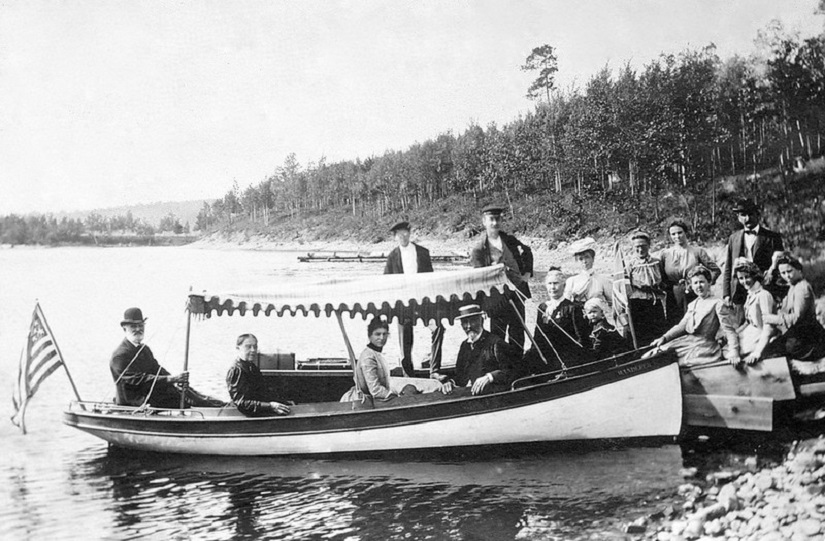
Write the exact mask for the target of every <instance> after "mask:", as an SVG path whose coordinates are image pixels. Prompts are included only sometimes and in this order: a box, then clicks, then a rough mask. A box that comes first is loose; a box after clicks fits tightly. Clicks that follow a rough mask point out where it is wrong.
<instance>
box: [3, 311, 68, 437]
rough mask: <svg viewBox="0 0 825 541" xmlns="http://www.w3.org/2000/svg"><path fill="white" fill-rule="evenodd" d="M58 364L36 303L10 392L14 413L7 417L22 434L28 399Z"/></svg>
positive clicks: (56, 351)
mask: <svg viewBox="0 0 825 541" xmlns="http://www.w3.org/2000/svg"><path fill="white" fill-rule="evenodd" d="M61 365H63V356H62V355H61V354H60V349H58V347H57V342H55V340H54V336H52V331H51V329H49V325H48V324H47V323H46V318H45V317H44V316H43V310H41V309H40V303H37V304H35V306H34V313H33V314H32V323H31V327H29V337H28V339H27V340H26V347H25V349H24V350H23V352H22V353H21V355H20V367H19V369H18V372H17V379H16V380H15V382H14V394H13V395H12V402H13V404H14V415H12V417H11V422H12V423H14V424H15V425H17V426H18V427H20V429H21V430H22V431H23V433H24V434H25V433H26V422H25V419H24V417H25V415H26V406H27V405H28V403H29V399H30V398H31V397H33V396H34V393H36V392H37V389H38V388H39V387H40V384H41V383H43V380H45V379H46V378H47V377H49V375H51V373H52V372H54V371H55V370H57V369H58V368H59V367H60V366H61Z"/></svg>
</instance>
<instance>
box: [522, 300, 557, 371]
mask: <svg viewBox="0 0 825 541" xmlns="http://www.w3.org/2000/svg"><path fill="white" fill-rule="evenodd" d="M510 306H512V307H513V310H515V312H516V316H517V317H518V320H519V321H521V326H522V327H524V332H526V333H527V337H528V338H529V339H530V342H532V343H533V346H535V348H536V351H538V352H539V357H541V360H542V361H544V364H550V363H548V362H547V359H546V358H545V357H544V353H542V352H541V348H540V347H539V345H538V344H537V343H536V339H535V338H534V337H533V333H531V332H530V330H529V329H528V328H527V322H526V321H524V319H523V318H522V317H521V314H520V313H519V311H518V308H517V307H516V303H515V301H513V299H510ZM548 342H549V340H548ZM550 347H553V344H550ZM559 360H560V361H561V359H559ZM562 365H564V363H562Z"/></svg>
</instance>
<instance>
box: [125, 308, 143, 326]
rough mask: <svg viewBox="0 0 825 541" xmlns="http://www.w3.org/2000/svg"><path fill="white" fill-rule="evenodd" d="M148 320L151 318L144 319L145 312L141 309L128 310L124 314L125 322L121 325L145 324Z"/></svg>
mask: <svg viewBox="0 0 825 541" xmlns="http://www.w3.org/2000/svg"><path fill="white" fill-rule="evenodd" d="M147 319H149V318H147V317H143V312H141V311H140V308H127V309H126V311H125V312H123V321H121V322H120V324H121V325H126V324H128V323H143V322H144V321H146V320H147Z"/></svg>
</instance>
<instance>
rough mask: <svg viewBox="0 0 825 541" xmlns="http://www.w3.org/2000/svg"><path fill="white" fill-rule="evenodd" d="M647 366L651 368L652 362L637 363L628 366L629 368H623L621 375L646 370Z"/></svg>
mask: <svg viewBox="0 0 825 541" xmlns="http://www.w3.org/2000/svg"><path fill="white" fill-rule="evenodd" d="M645 368H650V363H645V364H637V365H635V366H628V367H627V368H623V369H622V370H619V375H620V376H627V375H629V374H633V373H636V372H638V371H639V370H644V369H645Z"/></svg>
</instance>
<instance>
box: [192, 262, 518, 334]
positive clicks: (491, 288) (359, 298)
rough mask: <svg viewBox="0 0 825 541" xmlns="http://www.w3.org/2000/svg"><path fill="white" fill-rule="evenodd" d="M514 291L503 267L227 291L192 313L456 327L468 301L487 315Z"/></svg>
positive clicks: (200, 300)
mask: <svg viewBox="0 0 825 541" xmlns="http://www.w3.org/2000/svg"><path fill="white" fill-rule="evenodd" d="M505 288H508V289H510V290H511V291H514V290H515V286H513V284H512V283H511V282H510V281H509V280H508V279H507V276H506V275H505V273H504V265H496V266H492V267H483V268H479V269H466V270H460V271H445V272H432V273H422V274H382V275H377V276H368V277H363V276H359V277H355V278H332V279H326V280H320V281H315V282H300V283H298V282H296V283H281V284H278V285H276V286H274V287H273V288H271V289H267V290H259V291H224V292H209V291H204V292H203V293H201V294H190V295H189V311H190V312H191V313H193V314H197V315H202V316H205V317H211V315H212V313H215V314H217V315H219V316H220V315H224V314H226V315H230V316H231V315H236V314H237V315H246V314H253V315H256V316H257V315H258V314H264V315H266V316H271V315H277V316H283V315H284V314H286V313H289V314H290V315H293V316H294V315H296V314H298V313H300V314H303V315H305V316H306V315H308V314H310V313H312V314H315V316H320V314H321V313H324V314H325V315H326V316H330V315H332V314H333V313H335V312H340V313H349V314H350V318H354V317H355V315H356V314H359V315H360V316H361V317H362V318H364V319H366V318H367V317H368V316H376V315H384V316H386V317H387V319H390V320H391V319H392V318H393V317H397V318H399V319H400V320H404V319H409V320H412V321H414V320H416V319H420V320H422V321H424V322H428V321H430V320H436V321H441V320H442V319H448V320H449V321H450V322H451V323H452V322H453V320H454V318H455V315H456V314H457V312H458V308H459V307H460V306H463V305H465V304H467V303H468V302H470V301H476V302H478V303H480V304H481V305H482V306H483V307H484V308H485V309H489V308H490V307H491V306H492V303H495V304H498V303H501V302H506V301H505V299H504V297H503V295H502V293H504V289H505Z"/></svg>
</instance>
